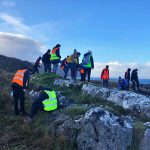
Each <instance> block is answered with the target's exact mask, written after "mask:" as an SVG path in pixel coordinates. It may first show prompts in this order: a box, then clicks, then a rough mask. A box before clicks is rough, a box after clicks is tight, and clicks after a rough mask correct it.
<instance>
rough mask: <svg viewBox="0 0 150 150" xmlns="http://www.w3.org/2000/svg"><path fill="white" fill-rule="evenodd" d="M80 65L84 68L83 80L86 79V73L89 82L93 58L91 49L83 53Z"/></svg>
mask: <svg viewBox="0 0 150 150" xmlns="http://www.w3.org/2000/svg"><path fill="white" fill-rule="evenodd" d="M82 67H83V69H84V78H83V81H84V82H85V80H86V75H88V82H90V78H91V69H94V60H93V56H92V51H91V50H89V51H88V52H87V53H86V54H84V56H83V59H82Z"/></svg>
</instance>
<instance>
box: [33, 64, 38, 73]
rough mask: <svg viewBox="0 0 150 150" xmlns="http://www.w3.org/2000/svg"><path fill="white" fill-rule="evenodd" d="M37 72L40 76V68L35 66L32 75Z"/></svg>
mask: <svg viewBox="0 0 150 150" xmlns="http://www.w3.org/2000/svg"><path fill="white" fill-rule="evenodd" d="M36 72H37V73H38V74H39V69H38V67H36V66H34V68H33V72H32V74H34V73H36Z"/></svg>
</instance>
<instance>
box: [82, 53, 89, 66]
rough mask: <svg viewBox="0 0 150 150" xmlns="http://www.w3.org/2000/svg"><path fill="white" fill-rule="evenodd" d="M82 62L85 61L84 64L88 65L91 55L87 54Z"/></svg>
mask: <svg viewBox="0 0 150 150" xmlns="http://www.w3.org/2000/svg"><path fill="white" fill-rule="evenodd" d="M82 63H83V65H88V63H89V55H86V56H84V57H83V59H82Z"/></svg>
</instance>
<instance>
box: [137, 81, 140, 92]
mask: <svg viewBox="0 0 150 150" xmlns="http://www.w3.org/2000/svg"><path fill="white" fill-rule="evenodd" d="M136 86H137V90H140V88H139V81H138V80H137V81H136Z"/></svg>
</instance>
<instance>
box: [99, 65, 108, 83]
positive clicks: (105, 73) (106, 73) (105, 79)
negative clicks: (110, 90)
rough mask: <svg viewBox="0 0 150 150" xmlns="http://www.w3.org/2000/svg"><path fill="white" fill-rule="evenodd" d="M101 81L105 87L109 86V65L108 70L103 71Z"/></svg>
mask: <svg viewBox="0 0 150 150" xmlns="http://www.w3.org/2000/svg"><path fill="white" fill-rule="evenodd" d="M101 79H102V81H103V86H108V80H109V66H108V65H107V66H106V68H104V69H103V71H102V73H101Z"/></svg>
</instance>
